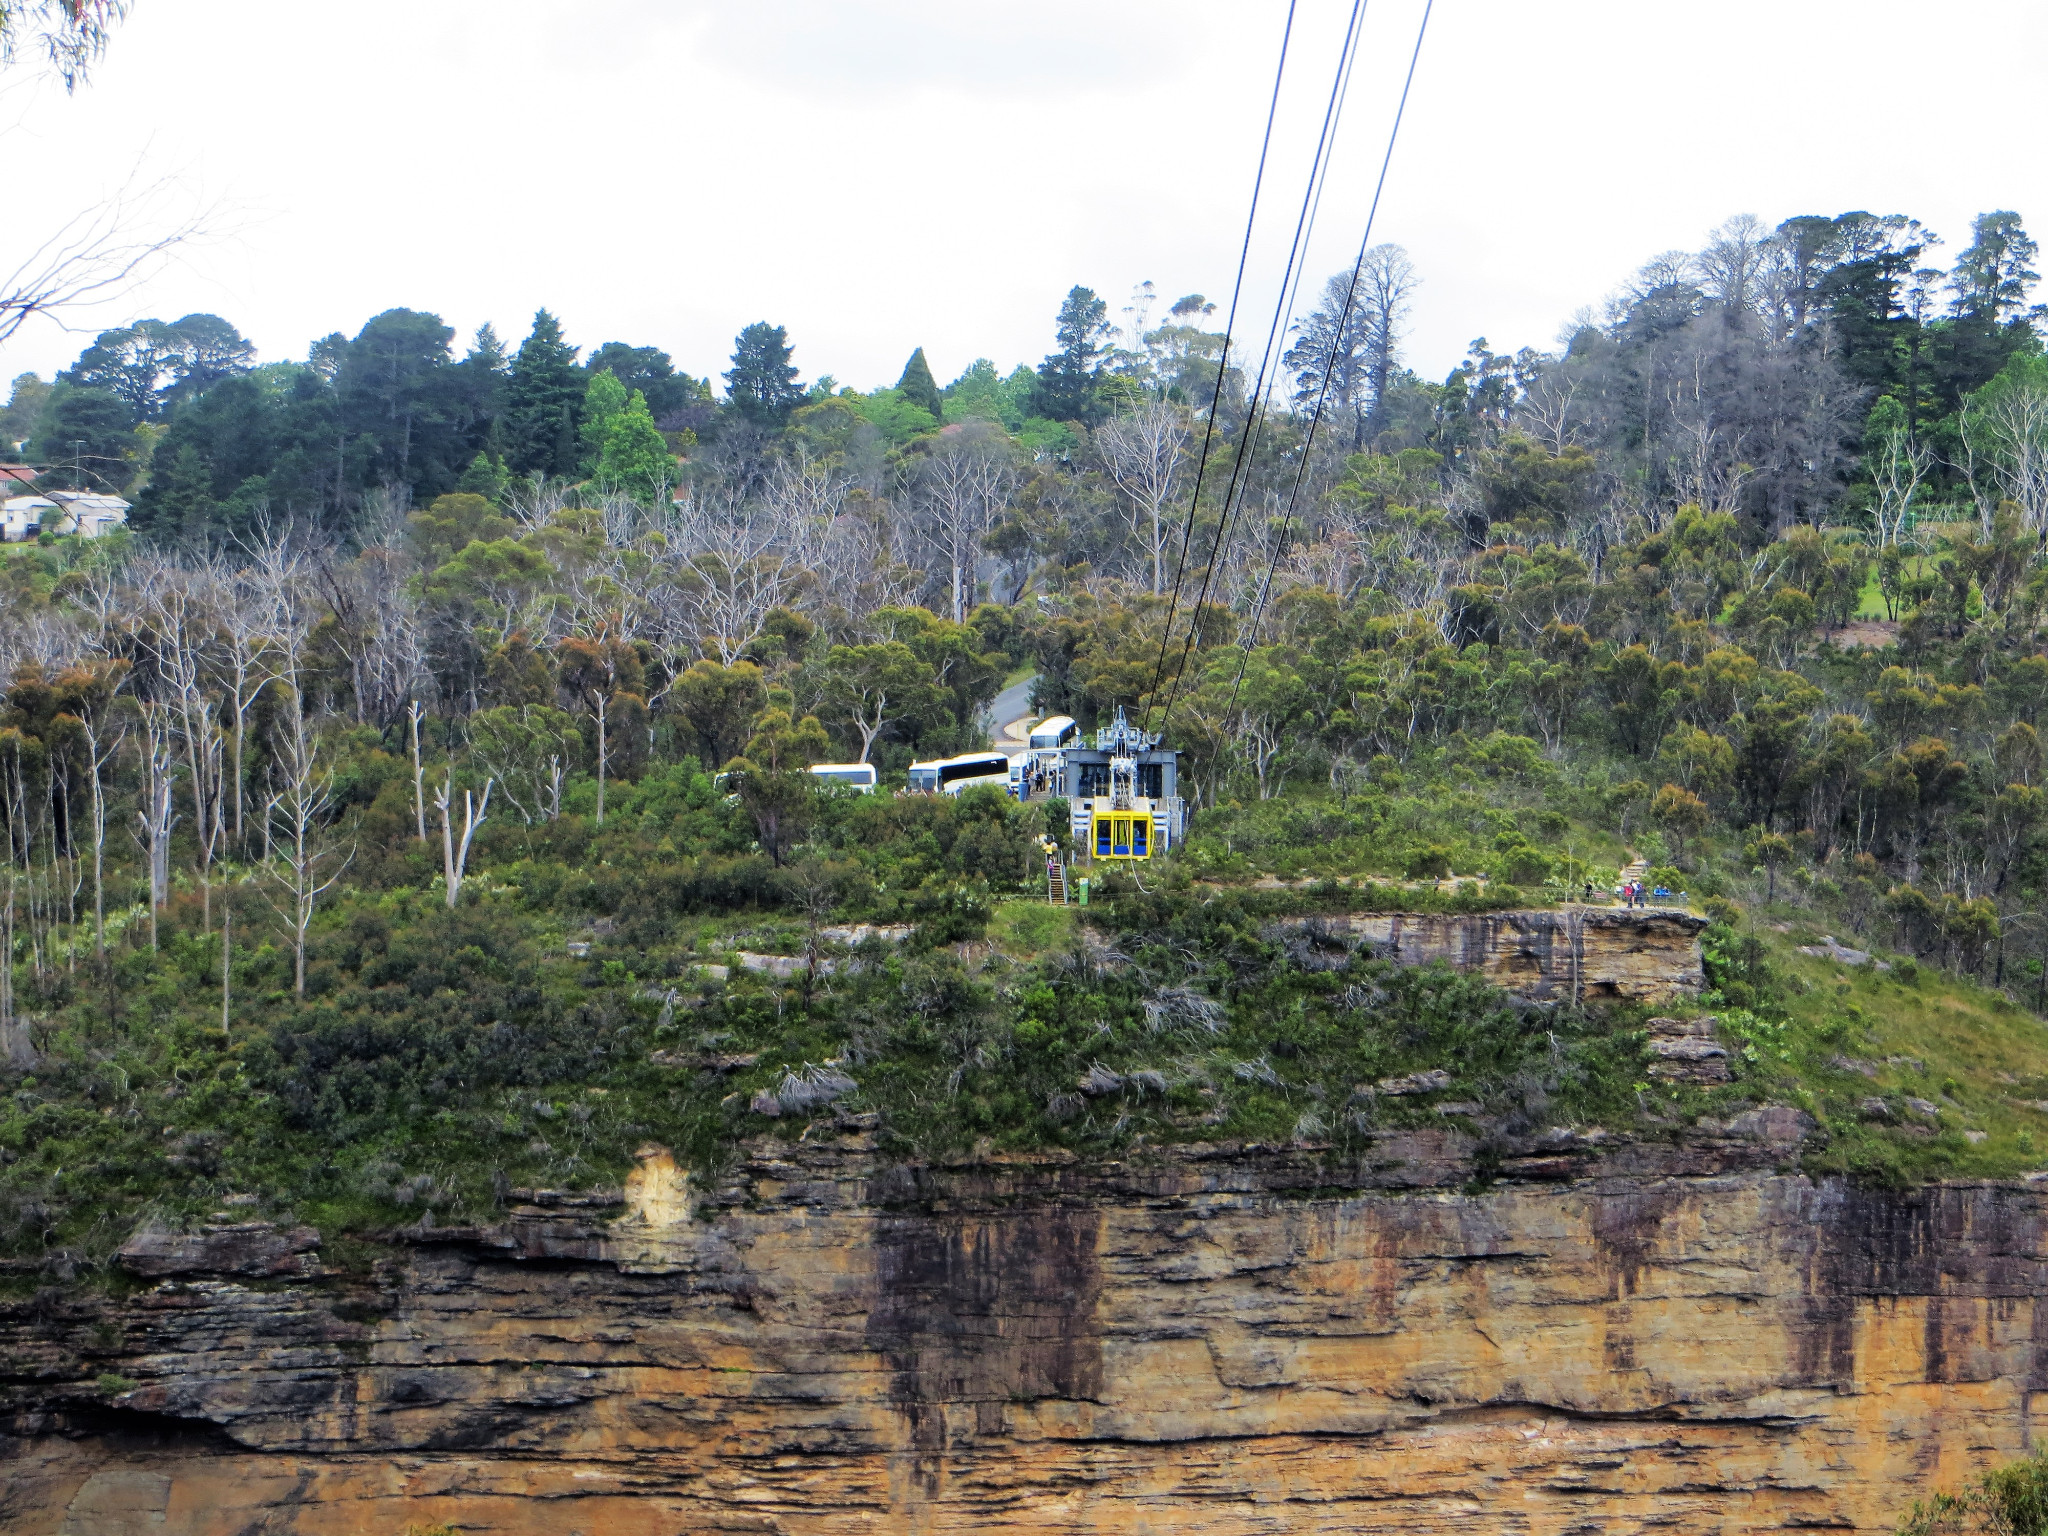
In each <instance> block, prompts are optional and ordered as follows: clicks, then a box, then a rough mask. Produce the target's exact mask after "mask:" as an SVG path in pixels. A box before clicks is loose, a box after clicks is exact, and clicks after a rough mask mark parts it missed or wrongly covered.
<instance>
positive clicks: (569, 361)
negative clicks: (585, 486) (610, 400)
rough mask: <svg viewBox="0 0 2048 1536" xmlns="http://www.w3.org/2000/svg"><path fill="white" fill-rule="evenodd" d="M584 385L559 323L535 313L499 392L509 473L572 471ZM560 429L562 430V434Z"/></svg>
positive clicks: (584, 380)
mask: <svg viewBox="0 0 2048 1536" xmlns="http://www.w3.org/2000/svg"><path fill="white" fill-rule="evenodd" d="M587 382H588V381H587V380H586V379H585V378H584V376H583V373H582V370H580V369H579V368H577V366H576V349H575V348H574V347H572V346H570V345H569V344H568V343H567V342H566V341H564V340H563V339H562V326H561V322H560V321H558V320H556V319H555V317H554V316H553V315H551V314H549V313H548V312H547V311H546V310H544V309H543V310H541V311H540V312H539V313H537V314H536V315H535V316H534V317H533V332H532V334H531V335H529V336H528V337H527V338H526V340H524V341H522V342H521V343H520V344H519V354H518V356H516V357H514V358H513V359H512V376H511V378H510V380H509V381H508V382H507V384H506V388H505V416H506V422H507V425H508V427H509V429H510V430H509V432H508V434H507V435H508V437H509V438H510V440H511V454H510V458H511V463H512V468H513V469H514V470H516V471H518V472H519V473H521V474H529V473H533V472H535V471H538V472H539V473H541V474H543V475H569V474H574V473H575V470H576V418H577V414H578V412H579V410H580V409H581V407H582V404H583V390H584V387H585V385H586V383H587ZM565 424H566V430H565Z"/></svg>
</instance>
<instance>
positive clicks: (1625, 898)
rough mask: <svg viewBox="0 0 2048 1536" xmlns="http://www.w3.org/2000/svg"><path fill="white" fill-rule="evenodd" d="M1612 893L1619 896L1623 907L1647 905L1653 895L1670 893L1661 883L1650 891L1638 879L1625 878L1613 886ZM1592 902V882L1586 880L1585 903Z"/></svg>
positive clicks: (1667, 894) (1589, 903)
mask: <svg viewBox="0 0 2048 1536" xmlns="http://www.w3.org/2000/svg"><path fill="white" fill-rule="evenodd" d="M1614 894H1615V895H1617V896H1619V897H1620V898H1621V904H1622V905H1623V906H1624V907H1647V906H1648V905H1649V904H1650V898H1651V897H1652V896H1653V895H1654V896H1669V895H1670V894H1671V893H1670V892H1669V891H1667V890H1665V889H1664V887H1663V886H1661V885H1660V886H1658V887H1657V889H1656V890H1655V891H1652V890H1651V889H1650V887H1649V886H1647V885H1645V884H1644V883H1643V882H1642V881H1640V880H1625V881H1623V882H1622V883H1621V884H1620V885H1618V886H1616V887H1615V888H1614ZM1592 902H1593V882H1592V881H1590V880H1588V881H1587V882H1586V904H1587V905H1588V906H1590V905H1592Z"/></svg>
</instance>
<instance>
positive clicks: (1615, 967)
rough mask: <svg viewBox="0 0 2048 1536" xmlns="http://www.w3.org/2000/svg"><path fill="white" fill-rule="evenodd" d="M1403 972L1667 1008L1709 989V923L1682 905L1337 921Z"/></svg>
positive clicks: (1551, 997)
mask: <svg viewBox="0 0 2048 1536" xmlns="http://www.w3.org/2000/svg"><path fill="white" fill-rule="evenodd" d="M1333 925H1336V926H1342V927H1344V928H1346V929H1348V930H1349V931H1350V932H1351V933H1352V934H1354V935H1356V936H1357V937H1359V938H1361V939H1363V940H1365V941H1366V942H1367V943H1368V944H1370V945H1372V946H1373V948H1374V950H1375V951H1376V952H1377V953H1380V954H1383V955H1385V956H1386V957H1387V958H1389V959H1392V960H1397V961H1399V962H1400V963H1401V964H1403V965H1425V964H1428V963H1429V962H1430V961H1433V960H1442V961H1445V962H1447V963H1448V964H1450V965H1454V966H1456V967H1457V968H1458V969H1460V970H1466V971H1477V972H1479V973H1480V974H1481V975H1483V976H1485V977H1486V979H1487V980H1488V981H1491V982H1493V983H1494V984H1495V985H1496V986H1500V987H1504V988H1506V989H1507V990H1508V991H1510V992H1513V993H1515V994H1517V995H1518V996H1521V997H1527V998H1531V999H1534V1000H1537V1001H1540V1002H1559V1001H1571V1002H1579V1001H1598V1000H1606V1001H1613V1000H1615V999H1623V1000H1626V1001H1629V1002H1643V1003H1667V1002H1671V1001H1674V1000H1676V999H1681V998H1686V997H1691V996H1693V995H1694V994H1696V993H1697V992H1698V991H1699V989H1700V988H1701V987H1702V986H1703V985H1705V981H1706V978H1705V974H1704V972H1703V971H1702V969H1701V960H1700V934H1701V933H1702V932H1703V931H1704V930H1705V928H1706V926H1707V920H1706V919H1705V918H1703V917H1700V916H1698V915H1696V914H1694V913H1691V912H1687V911H1685V910H1683V909H1682V908H1677V907H1649V908H1642V907H1638V908H1627V907H1622V908H1610V907H1562V908H1559V909H1557V910H1555V911H1548V910H1542V909H1535V910H1530V911H1521V912H1487V913H1481V914H1475V915H1466V916H1446V915H1417V914H1414V913H1375V914H1369V915H1364V916H1356V917H1348V918H1339V919H1335V920H1333Z"/></svg>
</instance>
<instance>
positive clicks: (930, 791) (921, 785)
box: [910, 752, 1010, 795]
mask: <svg viewBox="0 0 2048 1536" xmlns="http://www.w3.org/2000/svg"><path fill="white" fill-rule="evenodd" d="M977 784H993V785H994V786H995V787H996V788H997V789H1001V790H1007V789H1008V788H1009V787H1010V760H1009V758H1007V757H1005V756H1004V755H1003V754H1002V753H1000V752H963V753H962V754H961V755H960V756H958V757H946V758H939V759H937V760H935V761H933V762H929V763H912V764H911V765H910V792H911V793H912V794H913V795H957V794H959V793H960V791H961V790H963V789H972V788H974V787H975V786H976V785H977Z"/></svg>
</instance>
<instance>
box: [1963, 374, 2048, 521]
mask: <svg viewBox="0 0 2048 1536" xmlns="http://www.w3.org/2000/svg"><path fill="white" fill-rule="evenodd" d="M1959 422H1960V425H1961V428H1962V439H1963V464H1962V465H1961V468H1962V469H1963V472H1964V474H1965V476H1966V477H1967V479H1968V481H1969V485H1970V492H1971V495H1972V497H1973V498H1974V500H1975V501H1976V503H1977V518H1978V522H1979V523H1980V524H1981V525H1982V528H1983V531H1984V533H1985V535H1986V536H1989V534H1990V532H1991V524H1992V518H1993V516H1994V514H1995V513H1996V512H1997V510H1998V504H1999V502H2001V501H2009V502H2011V503H2013V505H2014V506H2016V507H2018V508H2019V514H2020V526H2021V527H2022V528H2024V529H2026V531H2027V532H2029V533H2031V534H2033V535H2034V536H2035V538H2036V539H2038V540H2041V541H2043V542H2048V389H2043V388H2042V387H2041V386H2040V385H2039V384H2037V383H2035V382H2034V381H2033V380H2032V379H2031V378H2021V379H2018V380H2015V381H2013V382H2012V383H2011V384H2010V385H2007V386H2004V387H2001V388H1997V389H1987V390H1984V391H1982V392H1980V393H1979V394H1978V395H1974V396H1970V397H1968V398H1966V399H1965V400H1964V401H1963V408H1962V412H1961V415H1960V417H1959Z"/></svg>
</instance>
